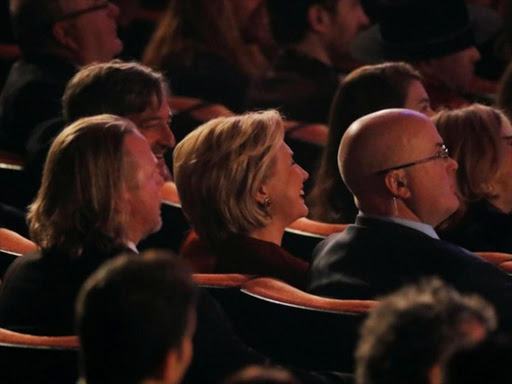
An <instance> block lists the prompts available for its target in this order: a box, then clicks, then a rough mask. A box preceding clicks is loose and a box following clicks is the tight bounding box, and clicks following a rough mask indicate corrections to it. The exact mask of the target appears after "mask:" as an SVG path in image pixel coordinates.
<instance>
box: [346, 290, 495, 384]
mask: <svg viewBox="0 0 512 384" xmlns="http://www.w3.org/2000/svg"><path fill="white" fill-rule="evenodd" d="M495 328H496V317H495V314H494V310H493V308H492V307H491V306H490V305H489V304H488V303H487V302H486V301H484V300H482V299H481V298H479V297H478V296H466V295H461V294H459V293H458V292H457V291H455V290H453V289H451V288H450V287H448V286H446V285H444V284H443V283H442V282H441V281H439V280H429V281H424V282H422V283H420V284H418V285H417V286H408V287H404V288H403V289H401V290H400V291H398V292H396V293H393V294H391V295H389V296H387V297H384V298H382V299H380V300H379V305H378V306H377V307H376V308H375V309H374V310H373V311H372V312H371V313H370V315H369V317H368V319H366V321H365V322H364V324H363V326H362V327H361V339H360V340H359V344H358V346H357V349H356V353H355V356H356V383H357V384H411V383H417V384H419V383H421V384H439V383H440V382H441V381H440V380H441V371H442V366H443V364H444V363H445V362H446V360H447V359H448V358H449V356H450V355H451V354H453V353H454V352H455V351H456V350H457V349H460V348H463V347H464V346H468V345H474V344H475V343H477V342H479V341H481V340H482V339H483V338H484V337H485V336H486V335H487V333H489V332H491V331H493V330H494V329H495ZM463 369H465V368H463ZM480 379H484V377H480ZM479 382H481V381H479ZM484 382H487V381H486V380H485V379H484ZM449 383H450V384H453V383H452V382H449ZM461 383H462V382H461Z"/></svg>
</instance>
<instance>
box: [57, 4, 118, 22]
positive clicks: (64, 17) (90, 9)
mask: <svg viewBox="0 0 512 384" xmlns="http://www.w3.org/2000/svg"><path fill="white" fill-rule="evenodd" d="M109 5H110V2H109V1H102V2H101V3H98V4H94V5H91V6H90V7H87V8H84V9H79V10H76V11H73V12H69V13H67V14H65V15H62V16H61V17H59V18H57V19H55V23H57V22H59V21H63V20H67V19H72V18H75V17H78V16H81V15H83V14H85V13H90V12H94V11H98V10H100V9H106V8H108V7H109Z"/></svg>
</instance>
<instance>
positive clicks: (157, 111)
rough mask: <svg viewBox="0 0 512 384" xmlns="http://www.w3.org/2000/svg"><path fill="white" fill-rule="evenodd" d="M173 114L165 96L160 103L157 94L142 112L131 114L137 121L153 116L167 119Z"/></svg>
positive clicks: (143, 120)
mask: <svg viewBox="0 0 512 384" xmlns="http://www.w3.org/2000/svg"><path fill="white" fill-rule="evenodd" d="M170 114H171V109H170V108H169V105H168V104H167V100H166V98H165V97H162V101H161V102H160V103H159V102H158V98H157V96H156V94H153V95H152V96H151V103H150V104H149V105H148V107H147V108H146V109H145V110H144V111H143V112H141V113H138V114H134V115H131V119H132V120H133V121H136V122H137V123H143V122H145V121H147V120H151V119H152V118H157V117H158V118H164V119H167V118H168V117H169V115H170Z"/></svg>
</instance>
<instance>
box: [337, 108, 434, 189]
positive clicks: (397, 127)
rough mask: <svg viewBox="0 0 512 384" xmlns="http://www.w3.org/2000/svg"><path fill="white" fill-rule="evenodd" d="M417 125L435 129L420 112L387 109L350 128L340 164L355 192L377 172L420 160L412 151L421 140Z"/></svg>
mask: <svg viewBox="0 0 512 384" xmlns="http://www.w3.org/2000/svg"><path fill="white" fill-rule="evenodd" d="M418 126H420V127H421V126H428V127H429V128H430V127H431V126H432V127H433V125H432V123H431V122H430V120H429V119H428V118H427V117H425V116H424V115H422V114H420V113H418V112H414V111H410V110H405V109H386V110H383V111H379V112H375V113H371V114H369V115H366V116H363V117H362V118H360V119H358V120H356V121H355V122H354V123H353V124H352V125H351V126H350V127H349V128H348V130H347V132H346V133H345V135H344V136H343V138H342V140H341V144H340V148H339V151H338V165H339V169H340V172H341V176H342V178H343V180H344V181H345V184H347V186H348V188H349V189H350V190H351V191H352V193H355V194H357V192H358V191H359V190H361V189H366V188H365V185H366V183H368V181H369V179H372V178H373V176H375V173H376V172H377V171H379V170H382V169H387V168H391V167H394V166H397V165H399V164H405V163H408V162H410V161H414V160H415V159H417V156H416V157H414V152H413V151H411V150H410V149H412V146H411V145H412V144H413V142H417V141H418V135H417V133H418ZM434 130H435V128H434Z"/></svg>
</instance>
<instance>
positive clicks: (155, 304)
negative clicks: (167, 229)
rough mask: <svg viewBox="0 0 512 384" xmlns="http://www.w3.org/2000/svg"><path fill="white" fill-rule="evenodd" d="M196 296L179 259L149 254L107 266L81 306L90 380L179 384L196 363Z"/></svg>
mask: <svg viewBox="0 0 512 384" xmlns="http://www.w3.org/2000/svg"><path fill="white" fill-rule="evenodd" d="M196 297H197V287H196V286H195V284H194V282H193V280H192V277H191V275H190V273H189V272H188V271H187V270H186V268H185V267H184V266H183V265H182V264H181V262H180V261H179V259H178V258H177V257H174V255H170V254H168V253H165V252H155V251H150V252H147V253H144V254H142V255H141V256H137V257H136V256H120V257H118V258H116V259H114V260H111V261H109V262H107V263H105V264H104V265H103V266H102V267H101V268H100V269H99V270H98V271H97V272H96V273H94V275H92V276H91V277H90V278H89V279H88V280H87V281H86V283H85V284H84V286H83V288H82V290H81V292H80V294H79V298H78V301H77V312H76V313H77V326H78V332H79V336H80V344H81V374H82V376H83V377H84V378H85V379H86V382H87V383H88V384H99V383H101V384H113V383H125V384H139V383H142V382H143V381H144V380H158V382H162V383H165V384H175V383H179V382H180V381H181V378H182V377H183V375H184V373H185V372H186V370H187V368H188V365H189V364H190V361H191V359H192V353H193V352H192V337H193V334H194V330H195V303H196Z"/></svg>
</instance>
